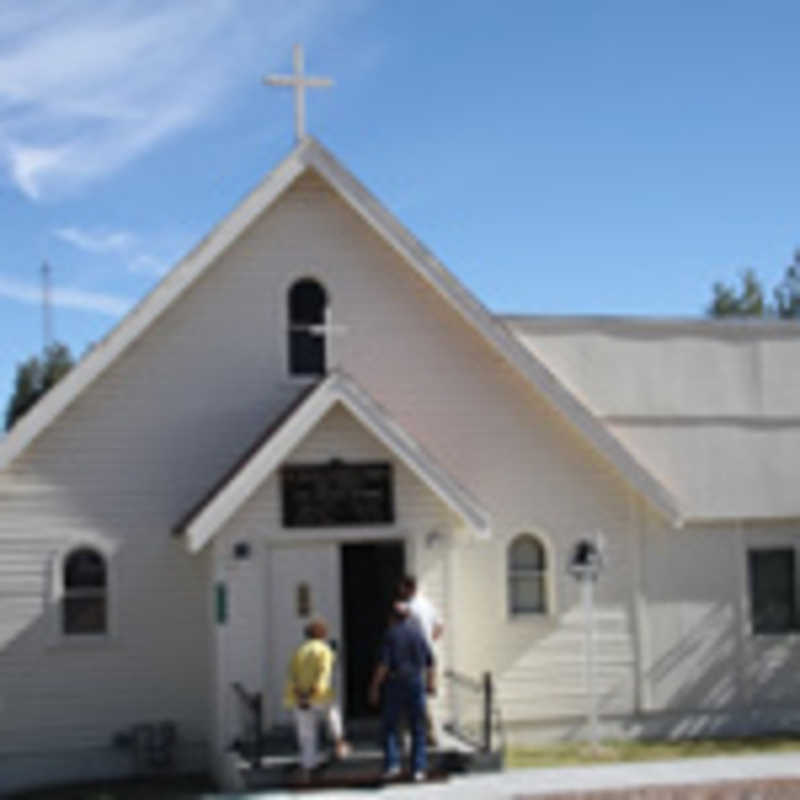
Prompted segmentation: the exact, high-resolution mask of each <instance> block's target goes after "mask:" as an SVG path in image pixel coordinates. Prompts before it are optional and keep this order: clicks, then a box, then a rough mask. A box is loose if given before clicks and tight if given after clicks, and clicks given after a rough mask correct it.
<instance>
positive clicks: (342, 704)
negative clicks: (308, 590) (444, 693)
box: [337, 537, 410, 722]
mask: <svg viewBox="0 0 800 800" xmlns="http://www.w3.org/2000/svg"><path fill="white" fill-rule="evenodd" d="M375 544H393V545H397V546H399V547H400V550H401V553H402V561H403V574H406V575H407V574H409V572H410V570H409V568H408V564H409V560H408V542H407V540H406V539H405V538H401V537H398V538H388V537H381V538H380V539H373V538H369V539H364V540H363V541H358V542H353V541H345V542H339V545H338V548H339V596H340V597H341V602H340V608H339V614H340V617H341V628H342V629H341V641H342V643H343V644H344V645H345V646H344V651H345V655H347V654H348V651H349V648H348V647H347V646H346V645H347V642H346V641H345V640H346V633H345V624H346V622H345V620H346V618H347V614H346V611H345V604H344V558H343V556H344V548H345V547H348V546H358V545H375ZM337 657H338V654H337ZM338 669H339V670H340V674H341V681H340V686H341V697H338V698H337V701H338V704H339V709H340V711H341V713H342V717H343V719H345V720H347V719H349V720H350V721H351V722H353V721H355V722H361V721H364V720H365V719H366V720H369V719H370V717H352V718H351V717H350V714H349V709H348V708H347V699H348V696H349V691H348V683H347V674H348V669H347V666H346V662H345V660H344V659H341V661H340V662H339V664H338ZM366 688H367V687H366V685H365V687H364V691H365V692H366Z"/></svg>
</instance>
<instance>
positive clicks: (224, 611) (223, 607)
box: [214, 582, 228, 625]
mask: <svg viewBox="0 0 800 800" xmlns="http://www.w3.org/2000/svg"><path fill="white" fill-rule="evenodd" d="M214 601H215V602H214V606H215V610H216V617H217V625H224V624H225V623H226V622H227V621H228V587H227V586H226V585H225V584H224V583H221V582H220V583H218V584H217V585H216V586H215V587H214Z"/></svg>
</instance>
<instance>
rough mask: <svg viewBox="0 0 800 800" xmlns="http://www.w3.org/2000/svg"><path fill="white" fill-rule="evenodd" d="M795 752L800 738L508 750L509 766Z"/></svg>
mask: <svg viewBox="0 0 800 800" xmlns="http://www.w3.org/2000/svg"><path fill="white" fill-rule="evenodd" d="M792 751H800V737H797V736H793V737H790V736H780V737H779V736H775V737H760V738H757V739H755V738H751V739H684V740H681V741H674V742H670V741H614V742H601V743H600V744H599V745H598V747H597V749H596V750H592V749H591V747H590V746H589V745H587V744H586V743H585V742H562V743H558V744H550V745H542V746H540V747H509V748H508V751H507V753H506V766H507V767H510V768H518V767H559V766H569V765H580V764H613V763H615V762H619V761H664V760H671V759H676V758H702V757H704V756H705V757H707V756H733V755H743V754H745V753H751V754H752V753H776V752H792Z"/></svg>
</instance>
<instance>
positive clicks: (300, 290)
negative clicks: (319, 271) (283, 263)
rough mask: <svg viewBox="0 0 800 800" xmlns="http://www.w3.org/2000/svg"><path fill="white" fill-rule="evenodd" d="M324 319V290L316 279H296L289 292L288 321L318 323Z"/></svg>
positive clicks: (301, 323)
mask: <svg viewBox="0 0 800 800" xmlns="http://www.w3.org/2000/svg"><path fill="white" fill-rule="evenodd" d="M324 319H325V290H324V289H323V288H322V287H321V286H320V285H319V284H318V283H317V282H316V281H298V282H297V283H296V284H295V285H294V286H292V289H291V291H290V292H289V322H290V324H292V325H319V324H320V323H321V322H324Z"/></svg>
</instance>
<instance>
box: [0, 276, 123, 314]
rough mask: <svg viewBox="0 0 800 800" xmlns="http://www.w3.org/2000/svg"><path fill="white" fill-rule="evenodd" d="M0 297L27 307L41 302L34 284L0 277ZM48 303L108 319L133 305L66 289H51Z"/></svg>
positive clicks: (114, 296)
mask: <svg viewBox="0 0 800 800" xmlns="http://www.w3.org/2000/svg"><path fill="white" fill-rule="evenodd" d="M0 297H5V298H7V299H8V300H15V301H17V302H19V303H27V304H28V305H39V304H40V303H41V302H42V290H41V287H40V286H37V285H36V284H33V283H24V282H22V281H15V280H11V279H9V278H3V277H1V276H0ZM50 301H51V303H52V304H53V305H54V306H56V307H58V308H70V309H73V310H77V311H89V312H93V313H96V314H105V315H106V316H109V317H120V316H122V315H123V314H124V313H125V312H126V311H127V310H128V309H129V308H130V307H131V306H132V305H133V301H131V300H129V299H127V298H125V297H119V296H117V295H111V294H103V293H100V292H84V291H82V290H80V289H70V288H66V287H55V288H53V289H51V290H50Z"/></svg>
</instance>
